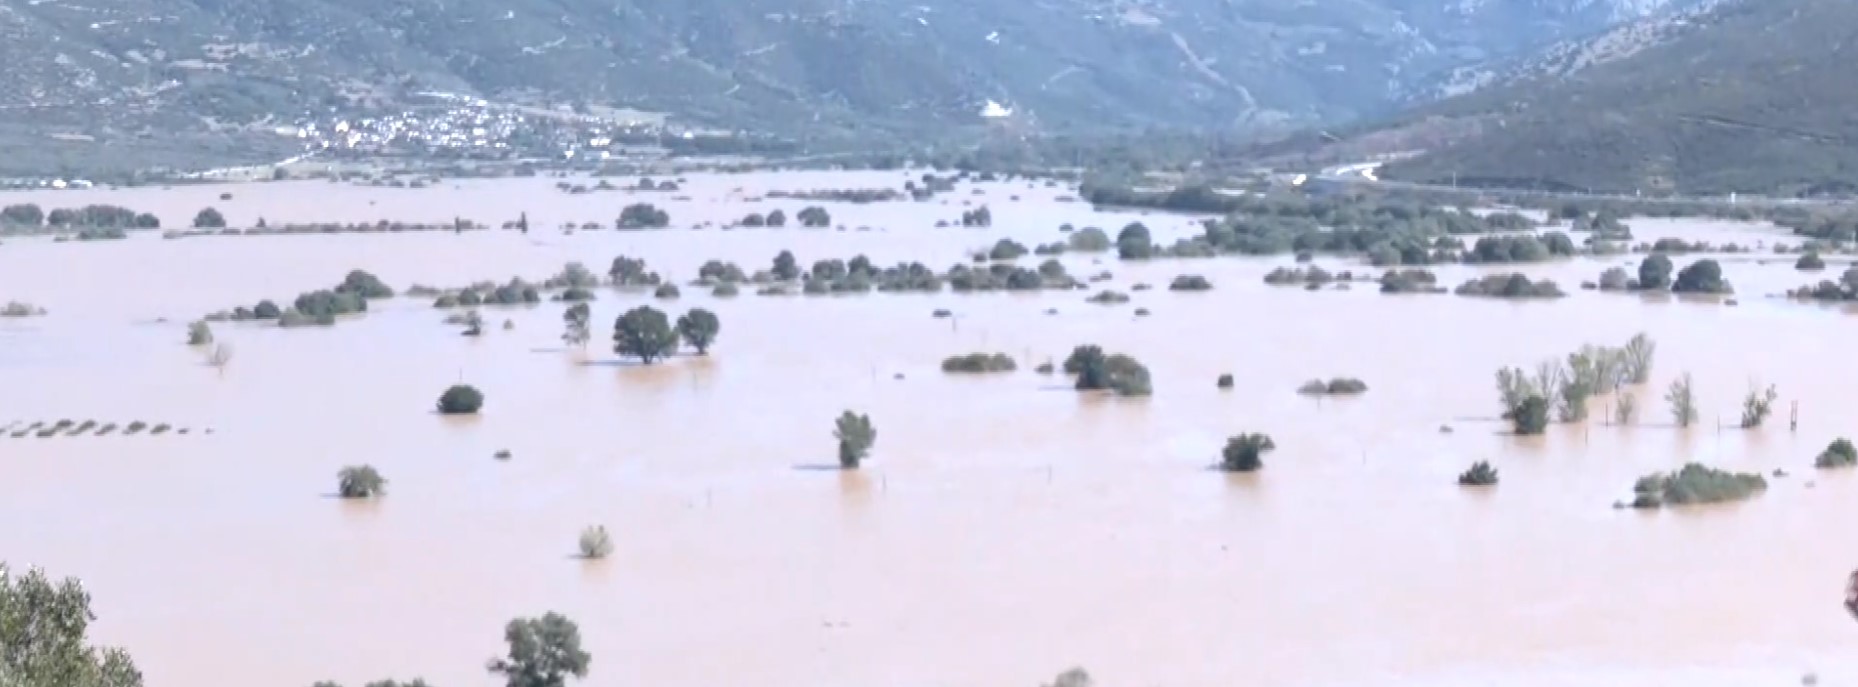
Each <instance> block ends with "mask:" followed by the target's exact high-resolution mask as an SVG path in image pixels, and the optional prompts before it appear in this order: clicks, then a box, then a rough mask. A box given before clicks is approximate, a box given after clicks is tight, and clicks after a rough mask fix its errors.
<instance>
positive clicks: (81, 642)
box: [0, 563, 142, 687]
mask: <svg viewBox="0 0 1858 687" xmlns="http://www.w3.org/2000/svg"><path fill="white" fill-rule="evenodd" d="M96 617H97V616H96V615H95V614H93V613H91V611H90V593H89V592H86V591H84V586H83V585H82V584H81V583H79V582H78V581H77V580H76V579H73V578H65V579H63V580H59V581H56V582H54V581H53V580H52V579H51V578H49V577H47V576H46V575H45V571H43V570H38V569H33V570H28V571H26V573H25V574H23V575H21V574H17V573H15V572H14V571H12V570H10V569H8V568H7V566H6V565H5V564H4V563H0V685H4V686H5V687H15V686H17V687H141V685H142V672H141V671H139V670H137V669H136V667H135V662H134V661H132V660H130V658H129V654H128V653H125V652H124V651H123V650H121V649H110V648H101V647H95V646H91V645H89V644H87V643H86V641H85V640H86V637H85V635H86V634H88V633H89V630H90V622H91V621H92V620H95V619H96Z"/></svg>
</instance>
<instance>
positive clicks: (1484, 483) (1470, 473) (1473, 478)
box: [1458, 460, 1497, 487]
mask: <svg viewBox="0 0 1858 687" xmlns="http://www.w3.org/2000/svg"><path fill="white" fill-rule="evenodd" d="M1496 483H1497V469H1496V468H1493V467H1490V463H1488V462H1486V461H1482V460H1480V461H1477V462H1476V463H1473V464H1472V465H1471V469H1469V470H1466V471H1464V472H1463V473H1460V474H1459V475H1458V484H1460V485H1463V486H1467V487H1488V486H1491V485H1494V484H1496Z"/></svg>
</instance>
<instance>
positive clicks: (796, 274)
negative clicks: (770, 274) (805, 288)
mask: <svg viewBox="0 0 1858 687" xmlns="http://www.w3.org/2000/svg"><path fill="white" fill-rule="evenodd" d="M774 278H775V279H779V280H781V281H793V280H795V279H799V278H800V261H799V260H796V259H794V254H793V253H792V252H791V251H785V250H783V251H781V252H780V254H779V255H776V256H774Z"/></svg>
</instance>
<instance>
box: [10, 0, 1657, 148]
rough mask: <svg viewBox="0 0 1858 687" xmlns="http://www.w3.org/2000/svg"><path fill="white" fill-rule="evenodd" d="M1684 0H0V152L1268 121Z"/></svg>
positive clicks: (1378, 104) (1334, 109) (1264, 124)
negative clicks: (518, 123) (553, 130)
mask: <svg viewBox="0 0 1858 687" xmlns="http://www.w3.org/2000/svg"><path fill="white" fill-rule="evenodd" d="M1691 1H1693V0H1514V1H1510V2H1484V1H1481V0H1459V1H1456V2H1449V3H1441V2H1437V1H1435V0H1326V1H1325V2H1320V3H1312V2H1307V1H1302V0H1026V1H1024V2H996V1H994V0H934V1H927V0H395V1H393V2H382V1H381V0H0V61H4V63H5V64H6V65H7V69H6V70H3V71H0V142H17V141H18V140H19V139H20V137H25V140H26V141H28V142H30V144H31V145H27V146H25V147H26V148H27V149H28V151H29V152H30V154H31V155H30V158H29V159H28V158H22V157H19V156H14V157H12V158H10V159H11V160H12V162H13V164H11V165H7V164H4V161H0V173H3V172H4V171H5V169H4V167H20V166H25V167H44V166H47V165H48V164H56V165H68V166H75V167H84V166H88V165H91V164H94V163H96V162H97V161H98V160H99V159H102V160H111V159H115V160H119V161H122V162H124V163H125V164H127V163H130V162H141V160H139V159H137V160H132V159H130V158H137V157H139V156H140V154H141V152H142V151H149V150H152V151H154V153H153V154H152V155H150V157H152V158H155V159H160V160H170V159H172V158H174V157H176V155H177V154H179V153H183V152H194V153H202V155H200V156H199V157H203V158H218V157H223V155H221V154H220V153H221V152H225V153H233V152H236V151H239V150H241V149H248V148H249V149H251V150H253V151H255V152H254V154H255V155H258V156H260V157H262V156H264V155H273V154H275V153H276V152H277V151H278V150H282V149H287V148H288V145H287V142H286V141H278V140H271V139H270V138H267V136H269V134H267V133H266V132H269V131H270V130H271V129H273V128H275V127H276V125H278V124H280V123H283V124H287V123H290V122H291V121H292V120H294V119H296V118H300V117H302V116H305V115H306V113H313V112H322V113H326V112H329V111H332V110H333V111H342V112H348V111H355V112H370V111H391V110H393V109H394V108H399V107H403V106H404V104H405V103H406V102H407V100H408V99H409V96H411V95H413V94H417V93H421V92H429V91H437V92H445V93H458V94H466V95H471V96H474V97H483V98H489V99H492V100H496V101H500V102H513V103H523V104H538V105H581V106H608V107H622V108H630V109H634V110H640V111H645V112H653V113H665V114H669V115H671V116H673V117H674V118H675V119H676V120H677V121H683V122H687V123H690V124H693V125H701V126H715V127H725V128H737V129H753V130H757V131H765V132H771V133H778V134H783V135H790V136H797V137H814V136H852V137H856V136H873V137H878V136H882V137H886V138H894V137H895V135H896V134H899V133H903V134H913V135H928V134H934V133H939V132H944V131H947V130H950V129H956V128H960V127H975V126H979V125H981V124H983V121H982V119H981V117H980V116H979V114H980V112H981V111H982V108H983V107H984V106H986V104H987V103H988V102H989V101H992V102H997V103H1000V104H1001V105H1003V106H1005V107H1007V108H1011V109H1012V110H1013V111H1014V115H1013V117H1012V120H1013V121H1014V123H1015V124H1016V125H1017V126H1019V127H1021V128H1022V130H1031V131H1067V132H1070V131H1092V130H1125V131H1127V130H1134V129H1141V128H1210V129H1221V130H1261V129H1271V128H1287V127H1294V126H1300V125H1305V124H1310V123H1321V122H1336V121H1347V120H1351V119H1354V118H1357V117H1361V116H1367V115H1375V114H1381V113H1385V112H1387V111H1388V110H1389V108H1391V107H1394V106H1395V105H1396V104H1398V103H1399V102H1401V101H1402V100H1403V99H1404V98H1407V97H1410V94H1411V93H1412V92H1414V91H1416V90H1423V87H1424V84H1427V83H1432V82H1433V81H1435V80H1436V76H1435V75H1438V74H1441V73H1447V72H1449V70H1452V69H1455V68H1459V67H1464V66H1466V65H1473V64H1483V63H1488V62H1491V61H1496V60H1504V59H1509V58H1514V57H1517V56H1520V55H1525V54H1528V53H1529V52H1530V51H1532V50H1535V49H1537V48H1540V47H1543V46H1546V45H1549V44H1552V43H1554V42H1555V41H1559V40H1564V39H1569V38H1572V37H1578V36H1582V35H1587V34H1590V33H1592V32H1595V31H1598V30H1601V29H1604V28H1605V27H1607V26H1610V25H1612V24H1613V23H1615V22H1617V21H1619V20H1622V19H1628V18H1633V17H1639V16H1645V15H1647V14H1652V13H1656V12H1659V11H1661V10H1663V9H1665V8H1666V7H1667V6H1671V5H1682V4H1685V3H1688V2H1691ZM51 135H55V137H50V136H51ZM106 142H107V143H111V144H114V145H113V146H112V147H110V148H108V149H107V150H108V153H107V154H105V153H104V151H105V149H104V148H102V147H101V146H99V145H98V144H100V143H106ZM216 148H224V149H225V150H224V151H219V150H216ZM180 157H183V158H185V157H188V156H186V155H181V156H180ZM46 160H50V161H51V163H48V162H46ZM191 161H192V160H183V162H191Z"/></svg>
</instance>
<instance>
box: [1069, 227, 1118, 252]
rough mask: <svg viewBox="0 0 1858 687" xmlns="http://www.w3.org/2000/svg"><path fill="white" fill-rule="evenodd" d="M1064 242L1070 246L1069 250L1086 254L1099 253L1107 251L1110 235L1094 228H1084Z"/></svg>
mask: <svg viewBox="0 0 1858 687" xmlns="http://www.w3.org/2000/svg"><path fill="white" fill-rule="evenodd" d="M1065 242H1066V243H1068V244H1070V246H1071V250H1075V251H1080V252H1087V253H1100V252H1103V251H1106V250H1109V249H1110V245H1111V244H1110V235H1109V234H1106V233H1104V232H1103V230H1102V229H1098V228H1096V227H1084V228H1083V229H1079V230H1077V232H1076V233H1073V234H1071V236H1070V238H1068V239H1066V240H1065Z"/></svg>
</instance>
